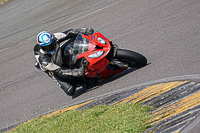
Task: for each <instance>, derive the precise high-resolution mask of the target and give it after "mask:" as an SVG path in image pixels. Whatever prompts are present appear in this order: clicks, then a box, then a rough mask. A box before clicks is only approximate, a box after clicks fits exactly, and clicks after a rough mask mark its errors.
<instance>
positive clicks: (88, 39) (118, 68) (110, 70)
mask: <svg viewBox="0 0 200 133" xmlns="http://www.w3.org/2000/svg"><path fill="white" fill-rule="evenodd" d="M68 51H69V48H68V47H66V48H65V50H64V54H67V53H68ZM72 53H73V54H72V63H74V64H76V65H77V64H79V65H80V64H85V65H84V66H85V76H84V78H81V79H79V80H77V81H74V80H73V82H76V85H78V86H83V85H85V86H87V87H88V86H89V85H92V84H95V83H97V82H101V81H104V80H106V79H108V78H110V77H113V76H115V75H117V74H119V73H121V72H122V71H124V70H126V69H128V68H129V67H134V68H141V67H144V66H145V65H146V64H147V59H146V57H145V56H143V55H141V54H139V53H137V52H134V51H131V50H126V49H122V48H119V47H118V46H117V45H115V44H113V43H112V41H110V40H109V39H107V38H106V37H105V36H104V35H103V34H101V33H100V32H96V33H94V34H92V35H90V36H86V35H84V34H80V33H79V34H78V36H77V37H76V39H75V41H74V43H73V45H72Z"/></svg>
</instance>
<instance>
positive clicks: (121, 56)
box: [114, 48, 147, 68]
mask: <svg viewBox="0 0 200 133" xmlns="http://www.w3.org/2000/svg"><path fill="white" fill-rule="evenodd" d="M114 59H117V60H119V61H120V62H122V63H125V64H127V65H128V66H129V67H137V68H140V67H143V66H145V65H146V64H147V59H146V57H145V56H143V55H141V54H139V53H137V52H134V51H131V50H126V49H119V48H118V49H117V52H116V55H115V57H114Z"/></svg>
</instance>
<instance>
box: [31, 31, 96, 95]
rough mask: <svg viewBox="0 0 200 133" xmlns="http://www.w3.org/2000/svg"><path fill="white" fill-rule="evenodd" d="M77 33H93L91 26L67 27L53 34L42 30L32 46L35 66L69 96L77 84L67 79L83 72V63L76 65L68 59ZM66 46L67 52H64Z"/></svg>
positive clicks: (76, 76)
mask: <svg viewBox="0 0 200 133" xmlns="http://www.w3.org/2000/svg"><path fill="white" fill-rule="evenodd" d="M78 33H81V34H84V35H87V36H89V35H91V34H93V33H94V30H93V29H92V28H81V29H69V30H67V31H64V32H59V33H53V34H51V33H49V32H46V31H43V32H40V33H39V34H38V35H37V44H36V45H35V47H34V55H35V58H36V63H35V66H36V67H37V68H39V69H41V70H43V71H44V72H46V73H47V74H48V75H49V76H50V77H51V78H52V79H54V80H55V81H56V83H57V84H58V85H59V86H60V87H61V88H62V89H63V90H64V91H65V92H66V93H67V94H68V95H70V96H72V95H73V94H74V93H75V91H76V87H77V86H76V83H73V82H70V83H69V82H68V81H69V80H70V81H73V79H74V78H81V77H83V76H84V73H85V69H84V66H83V64H81V65H80V66H78V67H77V66H75V65H74V64H73V63H72V62H71V59H70V58H71V57H72V56H71V55H72V54H73V53H72V49H70V46H71V45H72V44H73V41H74V40H75V38H76V37H77V35H78ZM66 47H67V49H68V53H67V54H64V52H63V51H64V50H65V49H66Z"/></svg>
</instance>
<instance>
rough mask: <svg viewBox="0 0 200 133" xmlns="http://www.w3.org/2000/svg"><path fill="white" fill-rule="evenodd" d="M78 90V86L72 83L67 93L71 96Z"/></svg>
mask: <svg viewBox="0 0 200 133" xmlns="http://www.w3.org/2000/svg"><path fill="white" fill-rule="evenodd" d="M75 92H76V86H74V85H71V86H70V87H69V88H68V89H67V90H66V91H65V93H66V94H67V95H69V96H73V95H74V93H75Z"/></svg>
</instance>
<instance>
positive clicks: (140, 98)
mask: <svg viewBox="0 0 200 133" xmlns="http://www.w3.org/2000/svg"><path fill="white" fill-rule="evenodd" d="M127 102H132V103H137V102H142V103H144V105H149V106H153V107H155V109H154V110H153V111H152V112H151V113H153V114H154V115H156V117H155V118H154V119H152V120H150V121H149V122H148V123H150V124H151V125H153V127H152V128H151V129H148V130H147V131H145V132H180V131H181V130H182V129H183V128H184V127H185V126H187V125H188V124H189V123H190V122H191V121H192V120H194V119H195V118H196V117H197V116H198V115H199V112H200V84H199V83H196V82H193V81H188V80H183V81H171V82H163V83H157V84H154V85H149V86H146V87H138V88H132V89H129V90H124V91H121V92H118V93H115V94H110V95H106V96H102V97H99V98H95V99H90V100H88V101H85V102H82V103H81V104H76V105H73V106H69V107H66V108H63V109H60V110H57V111H54V112H51V113H48V114H46V115H43V116H41V117H40V118H41V119H42V118H44V117H50V116H52V115H57V114H60V113H63V112H66V111H69V110H81V109H86V108H92V107H94V106H97V105H102V104H106V105H119V104H122V103H127ZM29 121H31V120H29ZM29 121H27V122H29ZM25 123H26V122H25ZM25 123H24V124H25ZM14 129H15V128H14ZM14 129H13V130H14Z"/></svg>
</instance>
